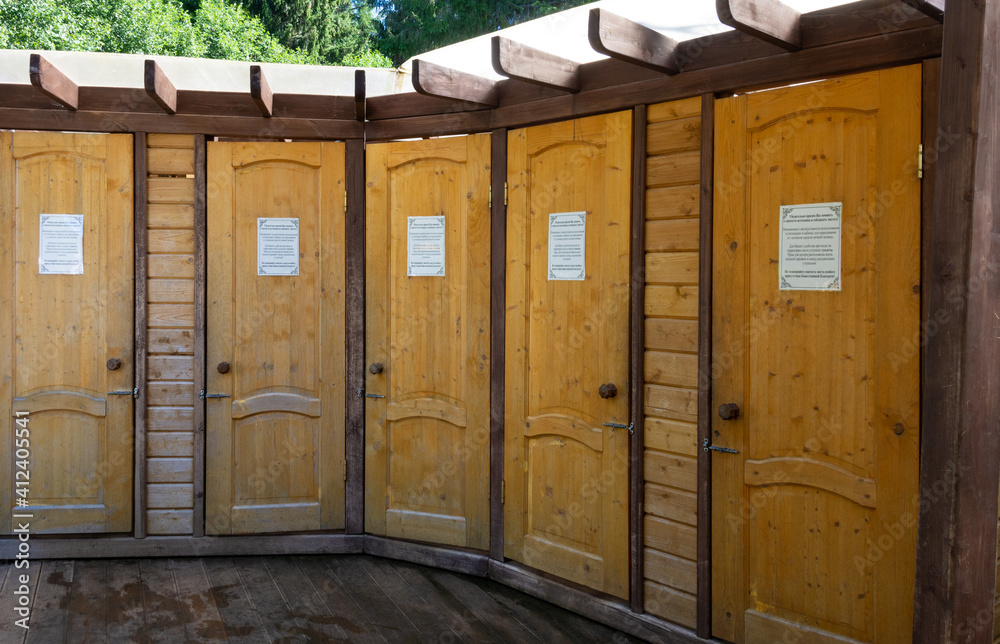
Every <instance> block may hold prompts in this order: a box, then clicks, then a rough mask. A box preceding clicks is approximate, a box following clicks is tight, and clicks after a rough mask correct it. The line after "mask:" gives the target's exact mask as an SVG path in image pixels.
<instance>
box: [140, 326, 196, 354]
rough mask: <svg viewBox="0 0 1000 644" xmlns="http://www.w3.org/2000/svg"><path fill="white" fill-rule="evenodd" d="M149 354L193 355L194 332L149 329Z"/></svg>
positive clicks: (187, 330)
mask: <svg viewBox="0 0 1000 644" xmlns="http://www.w3.org/2000/svg"><path fill="white" fill-rule="evenodd" d="M147 338H148V339H147V343H148V346H149V352H150V353H194V331H192V330H190V329H149V331H148V332H147Z"/></svg>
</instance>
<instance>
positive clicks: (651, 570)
mask: <svg viewBox="0 0 1000 644" xmlns="http://www.w3.org/2000/svg"><path fill="white" fill-rule="evenodd" d="M647 120H648V126H647V139H646V154H647V159H646V257H645V265H646V297H645V300H646V302H645V315H646V320H645V325H646V351H645V360H644V375H645V378H644V379H645V454H644V459H645V460H644V465H645V479H646V481H645V512H646V515H645V520H644V523H643V527H644V531H645V536H644V540H645V550H644V555H645V564H644V569H645V585H644V589H645V609H646V611H647V612H649V613H651V614H653V615H657V616H659V617H663V618H665V619H668V620H670V621H673V622H677V623H679V624H683V625H684V626H687V627H689V628H694V627H695V612H696V610H695V592H696V585H697V572H696V565H695V560H696V554H697V538H696V522H697V518H696V511H697V495H696V490H697V463H698V444H697V443H698V440H697V425H696V422H697V420H698V226H699V219H698V206H699V197H698V193H699V188H700V187H699V178H700V165H701V163H700V154H701V153H700V148H701V98H700V97H699V98H692V99H687V100H683V101H675V102H672V103H664V104H660V105H651V106H650V107H649V109H648V111H647Z"/></svg>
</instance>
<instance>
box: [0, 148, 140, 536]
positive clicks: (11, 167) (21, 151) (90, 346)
mask: <svg viewBox="0 0 1000 644" xmlns="http://www.w3.org/2000/svg"><path fill="white" fill-rule="evenodd" d="M0 141H2V145H3V149H2V152H0V405H2V408H0V417H2V419H3V420H2V421H0V422H2V427H3V441H2V446H0V478H2V480H3V483H2V484H0V500H2V503H3V509H4V510H3V512H4V513H3V519H2V521H0V532H4V533H9V532H10V531H11V529H12V528H17V527H18V525H19V524H24V523H27V524H29V525H30V530H31V532H32V533H85V532H127V531H129V530H131V529H132V462H133V453H132V434H133V433H132V406H133V397H132V390H133V387H134V386H135V380H134V376H133V373H134V371H133V364H132V363H133V342H132V340H133V308H132V302H133V274H134V273H133V270H134V267H133V253H132V200H133V193H132V137H131V135H126V134H67V133H38V132H14V133H11V132H4V133H2V134H0ZM12 507H13V512H12V511H11V508H12ZM18 515H21V516H18ZM22 517H26V518H22Z"/></svg>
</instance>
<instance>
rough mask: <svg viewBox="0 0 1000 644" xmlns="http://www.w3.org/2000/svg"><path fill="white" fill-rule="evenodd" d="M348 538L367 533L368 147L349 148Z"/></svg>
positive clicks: (361, 144) (357, 144)
mask: <svg viewBox="0 0 1000 644" xmlns="http://www.w3.org/2000/svg"><path fill="white" fill-rule="evenodd" d="M345 154H346V160H345V161H346V168H347V176H346V182H347V213H346V237H347V239H346V240H345V245H346V248H347V253H346V259H345V263H346V271H347V277H346V282H347V283H346V286H345V289H346V294H347V295H346V297H347V301H346V309H347V319H346V322H345V325H344V327H345V329H344V330H345V335H346V347H347V349H346V350H347V354H346V364H347V383H346V384H347V423H346V447H345V450H346V456H345V458H346V459H347V481H346V482H345V487H346V491H345V494H346V496H347V526H346V528H347V530H346V531H347V534H362V533H363V532H364V531H365V399H364V398H362V397H360V396H359V394H358V392H360V391H362V390H363V389H364V386H365V142H364V141H363V140H361V139H353V140H350V141H348V142H347V145H346V151H345Z"/></svg>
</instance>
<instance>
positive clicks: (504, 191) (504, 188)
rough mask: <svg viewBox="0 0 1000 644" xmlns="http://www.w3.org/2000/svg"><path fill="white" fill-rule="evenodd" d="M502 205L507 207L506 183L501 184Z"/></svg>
mask: <svg viewBox="0 0 1000 644" xmlns="http://www.w3.org/2000/svg"><path fill="white" fill-rule="evenodd" d="M503 205H505V206H506V205H507V182H506V181H504V182H503Z"/></svg>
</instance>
